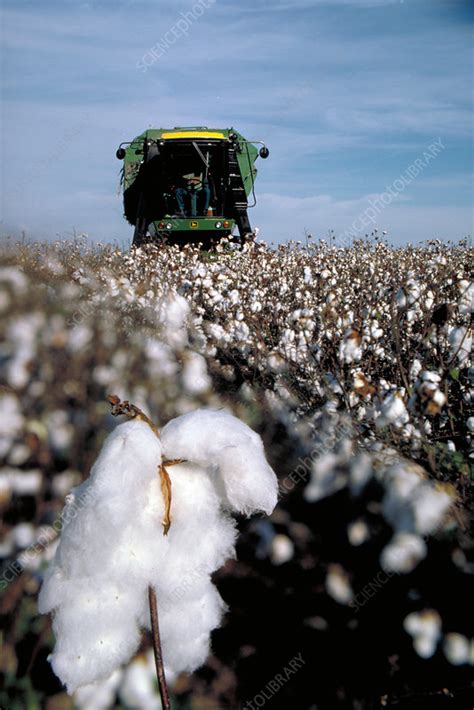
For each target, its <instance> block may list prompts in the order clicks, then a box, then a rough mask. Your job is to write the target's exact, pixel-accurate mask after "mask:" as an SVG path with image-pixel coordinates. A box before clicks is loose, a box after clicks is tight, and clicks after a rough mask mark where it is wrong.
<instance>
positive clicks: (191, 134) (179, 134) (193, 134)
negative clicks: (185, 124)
mask: <svg viewBox="0 0 474 710" xmlns="http://www.w3.org/2000/svg"><path fill="white" fill-rule="evenodd" d="M161 137H162V138H164V139H165V140H166V138H225V135H224V134H223V133H220V132H218V131H174V132H173V133H171V132H170V133H162V134H161Z"/></svg>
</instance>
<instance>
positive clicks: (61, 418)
mask: <svg viewBox="0 0 474 710" xmlns="http://www.w3.org/2000/svg"><path fill="white" fill-rule="evenodd" d="M47 427H48V436H49V440H50V443H51V446H52V448H53V449H54V450H55V451H56V452H62V451H65V450H67V449H68V448H69V446H70V445H71V442H72V438H73V436H74V429H73V427H72V425H71V424H70V422H69V417H68V414H67V412H65V411H64V410H63V409H56V410H55V411H54V412H51V413H50V414H49V415H48V417H47Z"/></svg>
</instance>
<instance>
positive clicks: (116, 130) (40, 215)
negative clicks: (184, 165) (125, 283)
mask: <svg viewBox="0 0 474 710" xmlns="http://www.w3.org/2000/svg"><path fill="white" fill-rule="evenodd" d="M203 4H204V5H208V7H203V5H201V7H203V12H202V14H201V16H200V17H197V18H196V20H192V21H191V22H190V23H189V26H188V27H187V34H186V35H184V34H183V35H182V36H179V37H178V38H176V41H174V43H173V44H169V45H168V48H167V49H166V51H164V52H162V56H160V57H159V59H157V60H156V59H155V60H154V62H153V64H152V65H151V66H149V67H148V68H147V70H146V71H143V65H142V64H141V62H142V61H143V59H144V57H146V56H147V57H148V60H147V61H150V55H149V54H148V55H147V52H149V50H150V49H151V48H153V47H156V45H157V43H159V42H160V41H161V42H163V41H164V38H165V36H167V37H168V38H169V37H170V35H169V34H168V35H167V33H169V32H170V31H171V30H172V28H173V27H175V28H176V26H177V22H178V20H179V19H182V16H181V15H180V13H182V12H183V13H186V12H190V11H192V10H193V7H194V6H195V5H196V0H187V1H186V2H181V0H177V1H175V2H173V3H168V2H166V3H165V2H162V0H109V1H106V0H89V2H82V0H42V1H41V2H39V1H38V0H36V1H35V2H32V1H31V2H30V1H29V0H1V1H0V5H1V10H2V30H1V32H2V47H3V49H2V64H1V80H2V89H1V91H2V110H1V111H2V113H1V118H2V122H1V143H2V161H1V171H2V172H1V179H2V188H1V193H2V205H1V208H2V209H1V217H0V218H1V219H2V223H1V228H2V230H1V232H2V235H5V234H8V233H14V234H18V233H19V232H20V231H21V230H25V231H26V233H27V235H28V236H29V237H31V238H51V239H55V238H57V236H58V235H59V236H60V237H67V236H69V235H71V234H72V233H73V231H74V230H75V231H76V232H77V233H81V232H85V233H87V234H88V235H89V237H90V239H91V240H96V241H118V242H119V243H120V244H126V243H127V241H128V240H129V239H130V237H131V231H132V228H131V227H130V226H129V225H128V224H127V223H126V222H125V221H124V220H123V218H122V205H121V198H120V196H119V195H118V194H117V184H118V172H119V168H120V163H119V162H118V161H117V160H116V158H115V150H116V148H117V146H118V144H119V143H120V142H121V141H124V140H131V139H132V138H133V137H134V136H136V135H137V134H139V133H141V132H142V131H143V130H144V129H145V128H146V127H148V126H165V127H168V126H176V125H208V126H216V127H227V126H231V125H233V126H235V127H236V128H237V129H238V130H239V131H240V132H241V133H243V134H244V135H245V136H246V137H247V138H250V139H262V140H264V141H265V142H266V143H267V145H268V146H269V148H270V158H269V159H268V160H266V161H259V164H258V167H259V176H258V180H257V184H256V192H257V198H258V205H257V207H256V208H255V209H254V210H251V212H250V217H251V221H252V224H253V225H254V226H259V228H260V237H262V238H264V239H265V240H266V241H268V242H282V241H286V240H288V239H290V238H293V239H300V238H302V237H303V235H304V233H305V230H306V231H308V232H310V233H311V234H313V235H314V236H315V237H323V238H324V237H326V235H327V233H328V230H334V232H335V234H336V235H341V234H345V233H347V231H348V230H351V229H354V227H353V225H357V229H358V230H359V231H360V234H361V235H363V234H364V233H365V232H370V231H371V229H372V228H373V227H374V226H375V227H377V228H378V229H379V230H380V231H381V230H387V232H388V237H389V239H390V240H391V241H392V243H394V244H403V243H406V242H417V241H420V240H423V239H428V238H442V239H454V240H457V239H459V238H461V237H463V236H465V235H466V234H472V229H473V216H472V202H473V200H472V197H473V182H472V167H473V164H472V163H473V158H472V149H473V135H472V108H473V89H472V81H473V54H472V49H471V48H470V47H472V41H473V39H474V37H473V26H474V23H473V20H474V10H473V4H472V3H471V2H470V0H312V1H311V2H310V1H305V0H294V1H293V2H291V1H290V0H273V1H270V0H240V1H239V2H237V1H235V0H215V1H214V2H212V0H203ZM198 12H199V13H200V11H198ZM198 12H195V15H197V14H198ZM188 18H189V15H188ZM181 26H182V25H181ZM435 141H439V145H442V146H443V147H442V149H440V151H439V152H438V153H437V154H436V156H435V157H434V159H431V160H430V161H429V162H427V164H426V165H424V167H423V170H422V171H420V172H419V174H418V175H417V176H416V177H414V178H413V179H411V180H410V181H409V182H408V183H407V184H405V185H404V186H403V189H399V190H396V191H395V192H396V194H394V195H393V199H392V200H391V201H390V204H387V205H386V206H384V207H383V208H382V209H380V210H379V211H378V212H377V214H376V216H375V217H373V219H374V221H373V222H372V221H369V222H368V224H367V226H366V227H362V226H361V219H360V217H361V215H364V214H367V213H366V210H367V208H368V206H369V204H370V202H369V201H370V200H372V201H374V200H375V199H376V198H377V196H379V195H380V194H381V193H384V191H386V189H387V187H388V186H392V185H393V183H394V181H396V180H397V178H399V177H400V176H402V175H404V174H405V171H406V170H407V168H409V166H411V165H412V164H413V163H414V161H416V160H417V159H422V158H423V155H424V154H425V153H426V150H427V148H428V146H429V145H430V144H433V143H434V142H435ZM398 184H399V185H400V183H398ZM392 191H393V188H392ZM366 221H367V220H366ZM351 225H352V226H351Z"/></svg>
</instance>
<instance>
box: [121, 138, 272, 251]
mask: <svg viewBox="0 0 474 710" xmlns="http://www.w3.org/2000/svg"><path fill="white" fill-rule="evenodd" d="M255 144H261V148H260V150H259V149H258V148H257V147H256V145H255ZM268 154H269V152H268V148H267V147H266V146H265V145H264V144H263V143H262V142H261V141H247V140H246V139H245V138H244V137H243V136H242V135H241V134H240V133H238V132H237V131H236V130H234V129H233V128H225V129H215V128H212V129H211V128H207V127H206V126H194V127H186V128H183V127H176V128H173V129H167V128H150V129H148V130H146V131H145V132H144V133H142V134H140V135H139V136H137V138H134V139H133V141H131V142H129V143H128V142H124V143H121V144H120V146H119V148H118V150H117V158H118V159H119V160H123V172H122V185H123V201H124V212H125V217H126V219H127V220H128V222H130V224H132V225H134V226H135V231H134V234H133V245H134V246H140V245H141V244H143V243H144V242H147V241H151V242H161V241H162V242H165V243H171V244H187V243H190V242H192V243H197V242H201V243H202V244H204V245H205V246H209V245H211V244H213V243H215V242H216V241H218V240H219V239H220V238H221V237H222V236H229V235H232V234H233V231H235V229H237V230H238V237H237V235H236V238H239V239H240V242H241V243H243V242H244V241H245V239H246V238H247V237H248V236H249V235H251V234H252V229H251V226H250V222H249V218H248V215H247V209H248V208H249V207H253V206H254V205H255V204H256V199H255V192H254V183H255V178H256V175H257V169H256V167H255V162H256V160H257V157H258V156H259V155H260V157H261V158H267V157H268ZM250 194H252V197H253V204H251V205H249V204H248V197H249V195H250Z"/></svg>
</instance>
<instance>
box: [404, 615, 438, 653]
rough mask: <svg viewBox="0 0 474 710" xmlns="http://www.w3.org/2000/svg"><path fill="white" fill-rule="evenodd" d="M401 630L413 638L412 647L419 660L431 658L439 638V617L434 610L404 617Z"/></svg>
mask: <svg viewBox="0 0 474 710" xmlns="http://www.w3.org/2000/svg"><path fill="white" fill-rule="evenodd" d="M403 628H404V629H405V631H406V632H407V633H408V634H410V636H411V637H412V638H413V647H414V649H415V651H416V652H417V654H418V655H419V656H420V657H421V658H431V656H432V655H433V654H434V652H435V651H436V647H437V645H438V641H439V639H440V637H441V617H440V615H439V614H438V612H437V611H435V610H434V609H424V610H423V611H421V612H417V611H415V612H413V613H411V614H408V616H407V617H405V620H404V622H403Z"/></svg>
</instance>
